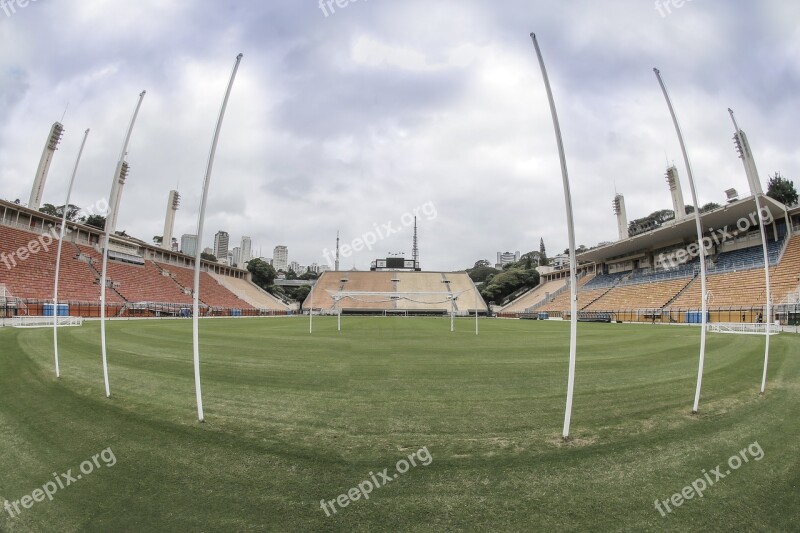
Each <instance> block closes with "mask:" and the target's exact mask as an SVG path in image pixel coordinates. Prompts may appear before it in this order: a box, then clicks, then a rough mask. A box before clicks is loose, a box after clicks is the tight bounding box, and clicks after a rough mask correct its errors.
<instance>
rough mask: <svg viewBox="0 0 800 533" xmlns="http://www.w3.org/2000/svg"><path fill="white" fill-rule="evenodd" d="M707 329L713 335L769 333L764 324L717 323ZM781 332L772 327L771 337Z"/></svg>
mask: <svg viewBox="0 0 800 533" xmlns="http://www.w3.org/2000/svg"><path fill="white" fill-rule="evenodd" d="M707 328H708V331H709V332H711V333H736V334H739V335H765V334H766V333H767V324H764V323H762V322H758V323H747V322H715V323H713V324H708V326H707ZM779 332H780V331H779V330H778V327H777V326H771V327H770V331H769V334H770V335H775V334H777V333H779Z"/></svg>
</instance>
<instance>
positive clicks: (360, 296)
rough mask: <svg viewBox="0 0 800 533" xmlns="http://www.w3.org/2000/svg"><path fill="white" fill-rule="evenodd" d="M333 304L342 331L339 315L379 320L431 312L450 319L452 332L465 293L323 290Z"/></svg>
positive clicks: (339, 328) (338, 326) (338, 325)
mask: <svg viewBox="0 0 800 533" xmlns="http://www.w3.org/2000/svg"><path fill="white" fill-rule="evenodd" d="M326 292H327V293H328V294H329V295H330V297H331V299H332V300H333V310H334V314H336V315H337V328H338V330H339V331H341V320H342V318H341V317H342V312H343V311H344V310H349V311H361V312H364V313H370V312H372V313H376V314H380V315H382V316H390V315H402V316H409V315H411V314H415V313H419V314H424V313H426V312H432V313H436V314H442V315H445V316H449V317H450V330H451V331H453V328H454V317H455V315H456V301H457V300H458V298H459V296H461V295H462V294H463V293H464V292H467V291H462V292H458V293H455V292H450V291H422V292H419V291H414V292H399V291H391V292H385V291H346V290H338V291H337V290H332V289H326Z"/></svg>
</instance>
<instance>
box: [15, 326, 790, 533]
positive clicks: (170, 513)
mask: <svg viewBox="0 0 800 533" xmlns="http://www.w3.org/2000/svg"><path fill="white" fill-rule="evenodd" d="M473 328H474V326H473V323H472V322H471V321H469V320H466V319H459V320H457V322H456V331H455V333H450V332H449V322H448V321H447V320H445V319H441V318H439V319H435V318H427V319H426V318H399V317H391V318H382V317H358V318H356V317H347V316H346V317H344V319H343V331H342V332H341V333H337V331H336V321H335V319H332V318H320V319H317V320H315V331H314V334H313V335H309V333H308V322H307V320H304V319H302V318H274V319H220V320H206V321H203V322H201V348H202V352H201V358H202V379H203V393H204V394H203V396H204V403H205V411H206V423H205V424H199V423H197V421H196V411H195V403H194V381H193V371H192V354H191V323H190V322H189V321H186V320H183V321H130V322H113V323H110V324H109V327H108V343H109V344H108V353H109V368H110V377H111V391H112V398H111V399H107V398H106V397H105V394H104V390H103V377H102V369H101V364H100V342H99V324H98V323H97V322H87V323H85V324H84V326H83V327H80V328H62V329H60V330H59V333H60V339H61V351H60V355H61V370H62V378H61V379H59V380H57V379H56V378H55V376H54V372H53V361H52V358H53V354H52V331H51V330H48V329H33V330H20V329H11V328H3V329H1V330H0V472H2V475H1V476H0V504H2V503H3V502H4V501H5V500H9V501H15V500H19V499H20V498H21V497H22V496H25V495H29V494H31V493H32V491H34V490H35V489H37V488H40V487H41V486H42V485H43V484H44V483H46V482H48V481H50V480H52V479H53V474H54V473H62V472H67V471H68V470H69V469H72V471H73V474H74V473H75V472H76V471H78V465H80V464H81V463H82V462H83V461H85V460H88V459H90V458H91V457H92V456H93V455H95V454H97V453H98V452H100V450H103V449H106V448H109V447H110V448H111V449H112V450H113V453H114V456H115V458H116V461H117V462H116V464H115V465H113V467H108V466H105V465H104V466H103V467H102V468H98V469H95V471H94V472H93V473H91V475H87V476H85V477H84V478H83V479H81V480H79V481H77V482H75V483H73V484H71V485H70V486H66V487H64V488H63V489H61V490H59V491H58V492H57V493H56V494H55V495H54V497H53V500H52V501H48V500H47V499H45V500H44V501H43V502H39V503H35V504H33V506H32V507H31V508H29V509H23V510H22V512H21V513H19V515H18V516H14V517H11V516H10V515H9V513H8V512H6V511H5V510H3V509H0V531H9V532H18V531H19V532H28V531H262V530H275V531H457V530H481V531H489V530H492V531H535V530H556V531H572V530H575V531H587V530H594V531H608V530H612V531H646V530H653V531H655V530H674V531H686V530H697V531H702V530H714V531H729V530H751V531H752V530H765V531H767V530H772V531H787V530H796V527H797V524H798V520H800V504H798V501H800V419H798V413H800V382H799V381H798V378H800V358H799V357H798V356H799V355H800V336H797V335H793V334H781V335H779V336H776V337H773V339H772V355H771V359H770V370H769V380H768V386H767V394H766V395H765V396H764V397H760V396H759V395H758V388H759V385H760V380H761V371H762V364H763V337H759V336H747V335H709V342H708V353H707V358H706V370H705V379H704V382H703V394H702V398H701V403H700V413H699V415H697V416H693V415H691V413H690V411H691V406H692V400H693V397H694V389H695V379H696V374H697V359H698V339H699V330H698V329H697V328H692V327H682V326H673V327H667V326H650V325H618V324H581V325H580V326H579V339H578V343H579V345H578V361H577V374H576V375H577V378H576V388H575V402H574V410H573V419H572V437H573V439H572V440H571V442H569V443H564V442H563V441H562V440H561V437H560V435H561V428H562V423H563V417H564V403H565V396H566V379H567V362H568V324H567V323H561V322H553V321H549V322H530V321H513V320H481V323H480V335H479V336H478V337H476V336H475V335H474V329H473ZM756 441H757V442H758V443H759V445H760V446H761V449H762V450H763V459H761V460H760V461H754V460H751V461H750V462H748V463H746V464H744V465H743V466H741V468H739V469H738V470H736V471H735V472H732V473H731V474H729V475H728V476H726V477H725V479H722V480H720V481H718V482H717V483H715V484H714V485H713V486H711V487H709V488H708V489H706V491H705V494H704V495H703V497H702V498H699V497H695V498H693V499H692V500H687V501H685V502H684V503H683V504H682V505H681V506H680V507H675V508H673V509H672V512H671V513H668V514H667V516H665V517H662V516H661V514H660V513H659V512H658V511H657V510H656V509H655V507H654V501H655V500H656V499H659V500H667V499H668V498H670V497H671V496H672V495H673V494H674V493H677V492H680V491H681V489H682V488H683V487H685V486H687V485H689V484H690V483H691V482H692V481H694V480H696V479H697V478H700V477H702V475H703V470H704V469H705V470H706V471H707V472H710V471H711V470H712V469H713V468H714V467H716V466H717V465H720V464H722V465H723V466H724V468H727V466H725V465H726V464H727V461H728V458H729V457H730V456H732V455H736V454H738V452H739V451H740V450H742V449H744V448H745V447H747V446H748V445H749V444H751V443H753V442H756ZM423 447H424V448H426V449H427V450H428V451H429V452H430V455H431V457H432V460H431V461H430V462H429V464H428V465H427V466H425V465H423V464H418V465H417V466H415V467H411V468H410V469H409V470H408V472H406V473H404V474H402V475H400V476H399V477H398V478H397V479H392V481H391V482H388V483H386V484H385V486H382V487H380V488H375V489H374V490H373V491H372V492H371V494H369V499H368V500H366V499H364V498H361V499H358V500H357V501H352V502H351V503H349V504H348V506H347V507H339V506H337V507H336V509H337V512H336V513H335V514H331V516H327V515H326V512H325V511H323V509H321V506H320V500H323V499H324V500H326V501H330V500H335V499H336V498H337V497H338V496H339V495H340V494H343V493H347V492H348V491H349V489H351V488H353V487H356V486H358V485H359V483H361V482H362V481H364V480H368V479H371V477H370V473H371V472H373V473H377V472H380V471H383V469H385V468H388V472H389V473H390V474H391V473H392V472H395V471H396V470H395V468H396V467H395V465H396V463H397V462H398V461H399V460H401V459H403V458H407V457H408V455H409V454H411V453H413V452H415V451H417V450H419V449H421V448H423Z"/></svg>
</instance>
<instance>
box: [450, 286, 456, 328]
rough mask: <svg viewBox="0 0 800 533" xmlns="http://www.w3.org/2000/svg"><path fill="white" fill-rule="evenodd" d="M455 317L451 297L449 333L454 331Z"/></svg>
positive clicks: (454, 304)
mask: <svg viewBox="0 0 800 533" xmlns="http://www.w3.org/2000/svg"><path fill="white" fill-rule="evenodd" d="M455 316H456V301H455V299H454V298H453V296H452V295H451V296H450V332H451V333H452V332H453V331H455V325H454V321H455Z"/></svg>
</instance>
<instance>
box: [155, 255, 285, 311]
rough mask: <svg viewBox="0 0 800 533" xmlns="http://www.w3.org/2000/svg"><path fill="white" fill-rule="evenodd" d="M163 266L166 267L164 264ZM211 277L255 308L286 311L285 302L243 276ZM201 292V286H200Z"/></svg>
mask: <svg viewBox="0 0 800 533" xmlns="http://www.w3.org/2000/svg"><path fill="white" fill-rule="evenodd" d="M165 268H168V267H166V266H165ZM210 275H211V277H212V278H214V279H215V280H217V282H218V283H220V284H221V285H222V286H224V287H225V288H226V289H228V290H229V291H231V292H232V293H233V294H235V295H236V296H238V297H239V298H241V299H242V300H244V301H245V302H247V303H249V304H250V305H251V306H253V307H254V308H256V309H268V310H270V311H286V310H287V307H286V304H284V303H283V302H281V301H280V300H278V299H277V298H275V297H274V296H272V295H271V294H269V293H267V292H265V291H263V290H261V289H260V288H259V287H257V286H256V285H254V284H253V283H251V282H249V281H247V280H246V279H243V278H234V277H231V276H223V275H220V274H213V273H211V274H210ZM200 290H201V294H202V287H201V289H200Z"/></svg>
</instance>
